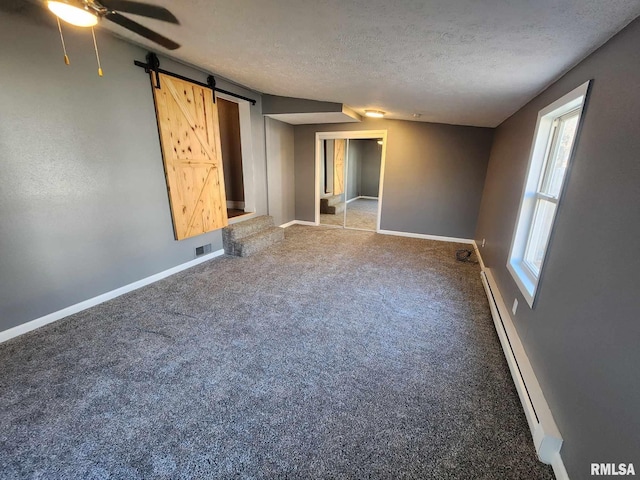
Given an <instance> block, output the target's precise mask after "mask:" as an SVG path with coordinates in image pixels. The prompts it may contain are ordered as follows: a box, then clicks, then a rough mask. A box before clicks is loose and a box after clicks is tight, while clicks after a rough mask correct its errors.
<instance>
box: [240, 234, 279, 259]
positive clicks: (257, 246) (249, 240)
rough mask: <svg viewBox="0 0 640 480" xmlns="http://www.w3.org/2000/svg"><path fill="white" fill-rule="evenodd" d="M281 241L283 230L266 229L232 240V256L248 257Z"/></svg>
mask: <svg viewBox="0 0 640 480" xmlns="http://www.w3.org/2000/svg"><path fill="white" fill-rule="evenodd" d="M282 240H284V228H280V227H268V228H265V229H264V230H261V231H259V232H256V233H254V234H253V235H249V236H246V237H242V238H240V239H238V240H234V242H233V251H234V252H235V253H233V255H236V256H238V257H248V256H249V255H253V254H254V253H256V252H259V251H260V250H264V249H265V248H267V247H270V246H271V245H273V244H274V243H277V242H281V241H282Z"/></svg>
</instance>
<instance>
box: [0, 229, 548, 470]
mask: <svg viewBox="0 0 640 480" xmlns="http://www.w3.org/2000/svg"><path fill="white" fill-rule="evenodd" d="M456 248H460V246H459V245H456V244H449V243H441V242H432V241H427V240H418V239H410V238H400V237H391V236H384V235H377V234H374V233H368V232H361V231H350V230H342V229H335V228H328V227H302V226H293V227H290V228H288V229H287V230H286V239H285V241H284V242H282V243H280V244H278V245H276V246H274V247H273V248H271V249H269V250H267V251H263V252H261V253H258V254H256V255H254V256H252V257H249V258H235V257H220V258H218V259H215V260H212V261H210V262H206V263H204V264H201V265H199V266H197V267H195V268H193V269H190V270H188V271H184V272H181V273H179V274H177V275H174V276H172V277H170V278H168V279H165V280H162V281H160V282H157V283H155V284H153V285H150V286H148V287H145V288H142V289H140V290H137V291H135V292H132V293H129V294H127V295H124V296H122V297H119V298H117V299H115V300H112V301H110V302H107V303H105V304H102V305H99V306H97V307H95V308H92V309H90V310H87V311H84V312H82V313H79V314H76V315H73V316H70V317H68V318H66V319H63V320H60V321H58V322H56V323H54V324H51V325H48V326H46V327H43V328H41V329H39V330H36V331H34V332H31V333H29V334H26V335H23V336H21V337H19V338H17V339H14V340H11V341H9V342H6V343H4V344H0V472H1V475H2V477H3V478H11V479H20V478H46V479H51V478H82V479H98V478H100V479H104V478H127V479H129V478H131V479H136V478H145V479H148V478H172V479H173V478H290V479H297V478H300V479H314V478H318V479H320V478H322V479H324V478H344V479H352V478H353V479H355V478H357V479H361V478H384V479H395V478H406V479H465V480H468V479H527V480H531V479H552V478H553V477H552V473H551V469H550V468H549V467H547V466H546V465H543V464H541V463H539V462H538V461H537V460H536V458H535V453H534V450H533V445H532V441H531V438H530V434H529V431H528V428H527V424H526V420H525V417H524V414H523V412H522V408H521V406H520V404H519V401H518V398H517V394H516V391H515V388H514V386H513V382H512V380H511V377H510V375H509V371H508V367H507V365H506V362H505V360H504V357H503V354H502V351H501V349H500V346H499V342H498V339H497V336H496V333H495V330H494V327H493V323H492V320H491V318H490V313H489V309H488V305H487V301H486V298H485V296H484V291H483V289H482V285H481V283H480V279H479V275H478V273H479V270H478V266H477V265H471V264H465V263H460V262H457V261H456V260H455V250H456Z"/></svg>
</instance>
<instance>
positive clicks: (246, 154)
mask: <svg viewBox="0 0 640 480" xmlns="http://www.w3.org/2000/svg"><path fill="white" fill-rule="evenodd" d="M215 94H216V98H222V99H223V100H227V101H229V102H233V103H237V104H238V117H239V119H240V150H241V152H242V182H243V185H244V211H245V212H246V213H245V215H250V214H255V212H256V189H255V179H254V171H255V168H254V158H253V139H252V132H251V103H249V102H248V101H247V100H242V99H240V98H236V97H232V96H231V95H227V94H224V93H220V92H215ZM245 215H241V217H242V218H243V219H244V218H246V217H245ZM241 217H236V218H235V219H232V220H235V221H237V219H238V218H241ZM229 223H234V222H229Z"/></svg>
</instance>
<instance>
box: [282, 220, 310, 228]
mask: <svg viewBox="0 0 640 480" xmlns="http://www.w3.org/2000/svg"><path fill="white" fill-rule="evenodd" d="M291 225H307V226H309V227H315V226H316V223H315V222H307V221H306V220H291V221H290V222H287V223H283V224H282V225H280V227H281V228H287V227H290V226H291Z"/></svg>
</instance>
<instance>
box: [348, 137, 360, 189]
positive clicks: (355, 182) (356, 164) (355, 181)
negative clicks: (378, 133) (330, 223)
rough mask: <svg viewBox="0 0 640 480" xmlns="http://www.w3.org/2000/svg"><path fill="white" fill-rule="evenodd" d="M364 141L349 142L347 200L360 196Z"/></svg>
mask: <svg viewBox="0 0 640 480" xmlns="http://www.w3.org/2000/svg"><path fill="white" fill-rule="evenodd" d="M362 142H363V141H362V140H349V146H348V147H347V148H348V151H347V162H346V167H347V188H346V192H345V193H346V194H347V200H351V199H352V198H355V197H357V196H358V195H360V165H361V163H360V162H361V160H362V150H363V147H364V145H363V144H362Z"/></svg>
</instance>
